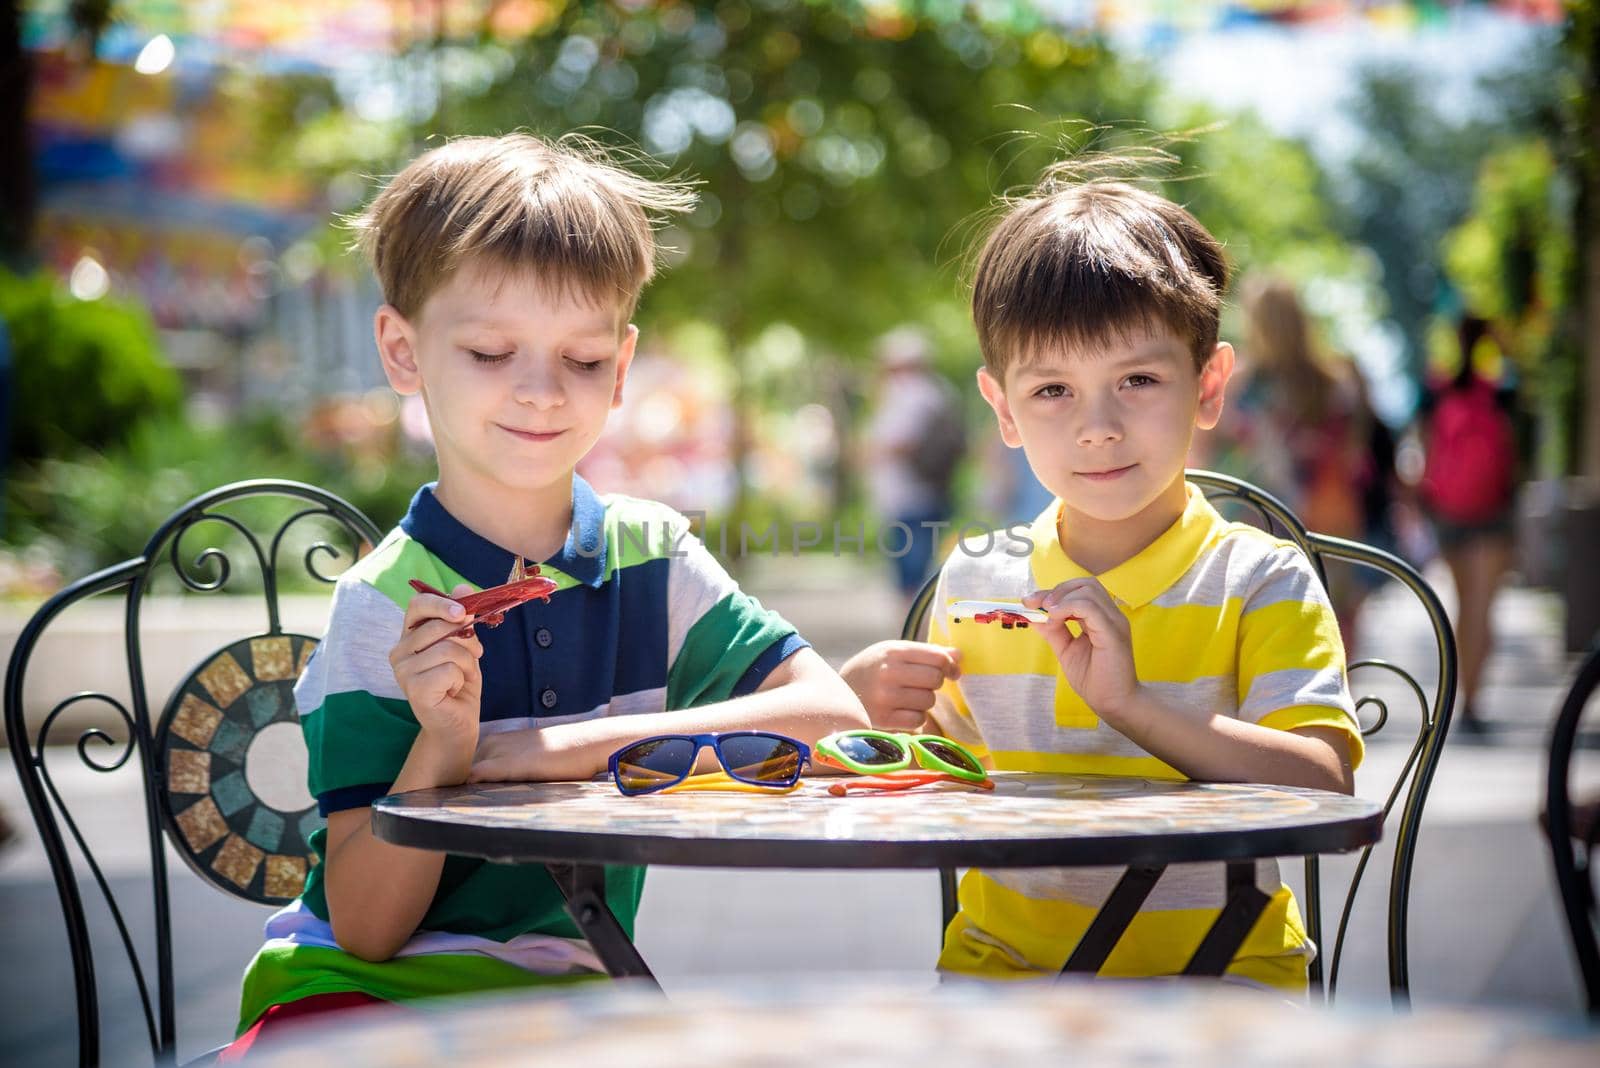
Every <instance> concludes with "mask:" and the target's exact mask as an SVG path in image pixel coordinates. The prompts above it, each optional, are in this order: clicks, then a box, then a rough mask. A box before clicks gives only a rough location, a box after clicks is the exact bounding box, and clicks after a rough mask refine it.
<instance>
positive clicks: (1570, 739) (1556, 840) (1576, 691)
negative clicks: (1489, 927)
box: [1544, 636, 1600, 1015]
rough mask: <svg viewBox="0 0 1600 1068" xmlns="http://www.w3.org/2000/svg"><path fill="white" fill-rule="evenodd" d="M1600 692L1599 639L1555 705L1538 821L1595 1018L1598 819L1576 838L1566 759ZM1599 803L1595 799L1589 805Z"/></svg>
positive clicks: (1599, 1000)
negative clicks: (1594, 861)
mask: <svg viewBox="0 0 1600 1068" xmlns="http://www.w3.org/2000/svg"><path fill="white" fill-rule="evenodd" d="M1596 690H1600V636H1597V637H1596V638H1595V640H1594V642H1593V643H1592V644H1591V645H1590V646H1589V652H1588V654H1587V655H1585V657H1584V659H1583V663H1582V664H1581V665H1580V666H1579V667H1578V674H1577V676H1576V677H1575V678H1574V679H1573V680H1572V688H1571V689H1569V690H1568V691H1567V696H1566V699H1565V700H1564V701H1563V702H1562V703H1561V714H1560V715H1559V716H1557V717H1556V725H1555V727H1554V728H1553V729H1552V730H1551V732H1550V768H1549V772H1548V774H1547V775H1546V776H1545V797H1544V819H1545V831H1546V833H1547V834H1548V835H1549V838H1550V856H1551V859H1552V861H1553V862H1554V864H1555V869H1556V886H1557V888H1558V889H1559V890H1560V892H1561V906H1562V910H1563V911H1564V912H1565V913H1566V917H1567V930H1568V931H1569V932H1570V933H1571V936H1572V949H1573V953H1574V955H1575V956H1576V957H1577V958H1578V971H1579V973H1580V974H1581V975H1582V976H1583V986H1584V990H1585V992H1586V994H1587V997H1588V1001H1589V1011H1590V1012H1591V1013H1593V1014H1595V1015H1600V944H1597V940H1596V934H1595V928H1596V924H1597V923H1600V914H1597V911H1596V907H1595V886H1594V882H1593V879H1594V871H1593V869H1592V868H1591V867H1590V860H1591V854H1592V852H1593V850H1594V845H1595V835H1596V829H1597V828H1596V825H1597V824H1600V813H1597V812H1593V811H1591V812H1589V813H1588V814H1587V821H1588V826H1586V827H1585V828H1584V829H1583V831H1582V832H1581V833H1580V831H1579V828H1578V827H1577V826H1576V825H1575V822H1574V820H1573V814H1574V809H1573V804H1572V795H1571V791H1570V789H1569V782H1570V779H1571V775H1572V756H1573V751H1574V750H1575V749H1576V748H1577V740H1578V724H1579V721H1581V720H1582V719H1583V712H1584V708H1585V707H1586V706H1587V705H1588V703H1589V699H1590V698H1591V697H1593V696H1594V694H1595V691H1596ZM1588 803H1589V804H1595V803H1600V798H1591V799H1589V802H1588Z"/></svg>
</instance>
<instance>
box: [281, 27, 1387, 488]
mask: <svg viewBox="0 0 1600 1068" xmlns="http://www.w3.org/2000/svg"><path fill="white" fill-rule="evenodd" d="M899 7H900V8H905V9H907V11H899V10H896V9H894V8H892V7H885V6H880V5H864V4H859V3H821V2H815V0H810V2H808V0H796V2H788V3H780V2H766V0H757V2H747V0H723V2H721V3H718V4H715V5H690V4H686V3H673V2H668V3H660V4H650V5H621V4H614V3H583V4H566V5H559V4H557V5H546V6H545V7H544V8H542V9H541V10H543V11H544V12H545V13H546V16H547V17H544V18H543V20H542V21H535V22H533V23H530V24H527V25H525V26H522V27H520V30H519V33H518V34H517V35H516V36H514V37H512V38H508V37H507V36H506V35H505V33H504V29H505V27H504V25H501V24H496V23H495V22H494V18H495V15H494V12H493V11H491V12H490V15H489V21H487V22H486V23H485V26H484V30H483V33H482V35H481V37H480V39H479V40H477V41H475V42H459V41H458V42H438V41H434V40H431V39H430V40H422V41H419V42H418V43H417V46H416V48H415V49H414V51H413V52H412V53H411V55H410V56H409V57H408V59H407V63H408V64H410V65H411V66H410V67H408V70H410V72H411V73H410V74H409V75H408V77H407V79H404V80H403V82H404V84H405V85H406V86H407V87H408V91H410V92H412V94H413V95H412V97H411V98H410V99H411V100H412V103H416V94H417V93H421V96H422V97H424V98H427V97H428V96H429V93H430V92H431V93H432V94H433V95H432V98H431V99H424V100H423V103H422V105H421V108H420V110H418V111H415V112H413V119H414V120H415V122H416V124H417V126H416V130H417V131H425V133H426V136H423V137H419V138H413V139H408V138H406V137H404V136H402V135H401V134H400V133H399V132H398V124H395V123H388V124H383V123H374V122H371V121H368V120H364V119H362V118H361V117H360V116H359V115H358V114H356V113H355V112H354V111H352V110H349V109H344V108H339V107H335V106H332V105H331V104H330V103H329V102H328V98H327V95H326V93H325V92H324V91H322V90H316V89H314V88H312V87H306V88H305V89H304V91H303V93H302V100H304V99H309V100H311V101H312V102H311V104H309V105H307V104H305V103H303V102H296V101H295V100H282V101H279V102H278V103H275V104H272V105H271V106H268V107H264V108H263V109H261V111H260V112H259V114H260V115H261V121H263V122H269V123H283V124H284V136H283V137H279V138H273V137H270V136H263V137H261V138H259V139H258V140H259V141H260V142H261V143H263V144H273V145H275V146H277V147H276V149H275V150H276V151H277V152H278V157H279V159H280V161H281V165H293V166H301V167H310V168H313V169H315V170H316V171H318V172H319V173H322V174H324V175H326V176H327V177H328V178H329V179H330V180H332V181H333V182H335V184H348V177H349V176H350V175H353V174H361V173H365V174H375V173H376V174H385V173H391V172H392V171H393V170H394V169H395V168H396V167H397V166H399V165H400V164H401V163H403V162H404V159H405V157H406V156H407V155H409V154H411V153H413V152H414V151H416V150H418V149H420V148H422V147H425V144H426V143H427V142H428V141H430V140H432V139H433V138H435V137H440V136H448V135H456V134H468V133H500V132H504V131H506V130H511V129H516V128H531V129H533V130H535V131H537V132H540V133H543V134H546V135H550V134H557V133H561V132H564V131H566V130H570V129H580V128H581V129H584V130H586V131H587V132H589V133H590V134H591V135H592V136H594V137H595V138H596V139H597V140H600V141H602V142H603V143H607V144H609V145H612V146H614V147H617V148H619V149H621V150H623V151H625V152H633V153H636V154H639V155H641V156H643V157H645V158H644V159H643V160H642V162H643V163H644V164H645V165H646V166H647V167H649V166H655V167H657V168H660V169H663V170H668V171H671V172H673V173H681V174H686V175H689V176H691V177H693V178H695V179H697V180H699V181H700V182H701V183H702V185H701V189H702V204H701V206H700V208H699V210H698V211H697V212H695V214H694V215H693V216H692V217H690V218H689V219H687V220H686V221H684V222H683V223H681V224H680V225H677V226H674V227H672V228H670V229H669V230H668V232H667V233H666V234H665V235H664V243H665V244H666V245H668V246H670V247H671V248H672V249H673V250H674V251H673V253H672V256H671V259H672V269H671V270H669V271H667V272H665V273H664V274H663V275H662V277H661V278H660V279H659V280H658V281H657V282H656V283H654V285H653V287H652V290H651V292H650V294H649V295H648V297H647V299H646V300H645V302H644V306H643V308H642V309H641V317H642V318H643V320H644V321H645V325H646V328H647V330H649V329H652V328H653V330H654V332H656V333H661V332H663V331H665V330H672V329H674V328H676V327H678V326H681V325H684V324H692V323H695V322H704V323H709V324H713V325H714V326H715V328H716V329H715V330H714V331H710V332H700V333H696V334H695V335H694V336H697V337H700V338H707V337H708V335H716V336H715V337H714V338H712V340H714V341H718V342H720V344H716V345H715V348H716V349H717V350H718V351H714V352H705V353H701V355H702V356H705V357H707V358H712V359H721V360H725V361H726V362H727V364H728V365H729V366H730V367H731V369H732V372H733V373H732V374H731V376H730V381H731V384H732V389H733V392H734V398H733V399H734V412H735V416H736V420H739V421H740V426H739V428H738V429H737V430H736V433H739V434H741V435H742V434H744V433H745V431H744V428H743V420H744V419H745V418H746V417H747V416H748V414H749V412H750V410H751V409H752V408H753V407H754V406H756V405H757V404H758V403H760V402H768V403H770V402H773V401H775V400H777V397H776V396H768V395H766V393H767V391H768V390H772V391H774V392H776V391H778V390H782V389H786V388H792V386H793V384H794V381H795V379H796V376H797V375H799V376H803V375H804V374H805V373H807V371H808V369H809V371H810V372H811V373H813V374H815V375H816V376H817V377H818V378H819V379H820V378H825V377H827V376H828V375H829V374H830V373H833V372H831V371H830V367H834V366H835V362H836V361H837V362H838V363H842V364H843V365H845V366H848V365H849V364H851V363H857V364H859V363H860V362H861V359H862V357H863V356H864V355H865V354H866V353H867V352H868V350H869V349H870V346H871V343H872V340H873V338H874V337H875V336H876V335H877V334H879V333H880V332H882V331H883V330H885V329H887V328H889V327H891V326H893V325H895V324H896V323H897V322H900V321H904V320H917V321H920V322H922V323H924V324H926V325H928V326H930V327H931V328H932V329H933V330H934V332H935V334H936V335H938V336H939V338H940V339H941V342H942V347H943V349H944V351H945V354H946V356H947V359H948V363H947V366H949V367H950V368H951V369H955V368H958V367H959V368H960V370H961V374H962V375H963V376H964V375H966V374H968V373H970V368H971V366H972V362H973V356H972V353H973V342H972V339H971V331H970V326H969V325H968V322H967V316H966V313H965V303H966V297H965V293H964V292H963V287H962V286H961V284H960V281H959V278H958V274H959V273H960V272H959V270H958V268H957V265H958V264H959V262H960V261H961V260H962V259H963V253H965V252H966V251H968V248H969V246H970V244H971V240H972V239H973V238H975V237H976V236H977V235H978V233H979V232H980V224H981V221H982V220H983V218H984V217H985V213H986V209H988V208H990V207H991V206H992V204H993V202H994V197H995V195H996V194H997V193H1002V192H1006V191H1014V190H1016V189H1019V188H1026V187H1027V186H1029V185H1031V184H1032V182H1033V180H1034V179H1035V177H1036V176H1037V175H1038V173H1039V171H1040V169H1041V168H1042V167H1043V165H1044V164H1046V163H1048V162H1051V161H1053V160H1056V159H1059V158H1061V157H1063V156H1065V155H1070V154H1072V153H1075V152H1079V151H1082V150H1084V149H1086V148H1087V149H1092V150H1100V151H1107V152H1117V151H1120V150H1126V149H1129V148H1133V149H1149V148H1151V147H1152V146H1162V145H1164V147H1167V148H1169V149H1171V150H1172V151H1173V152H1174V154H1175V155H1176V156H1177V157H1178V158H1177V160H1176V163H1175V165H1174V166H1172V167H1169V168H1162V169H1161V170H1162V173H1156V174H1152V175H1150V176H1151V177H1155V178H1168V177H1170V178H1175V179H1177V180H1174V181H1171V182H1169V183H1167V185H1166V190H1167V192H1169V193H1170V194H1171V195H1173V196H1174V197H1176V198H1177V199H1179V200H1182V201H1185V202H1188V203H1190V204H1191V206H1192V207H1193V208H1194V210H1195V211H1196V213H1197V214H1198V215H1199V216H1200V217H1201V219H1202V220H1203V221H1205V222H1206V223H1207V224H1208V225H1211V226H1213V227H1215V228H1216V229H1217V231H1218V233H1219V234H1220V235H1221V236H1223V238H1224V239H1225V240H1227V241H1228V242H1229V247H1230V251H1231V252H1233V254H1234V255H1235V256H1236V257H1237V258H1240V259H1241V261H1242V263H1243V265H1244V266H1250V265H1252V264H1255V263H1259V262H1273V263H1275V264H1278V265H1279V266H1280V269H1285V270H1287V271H1288V272H1289V273H1291V274H1295V275H1300V276H1304V275H1309V274H1315V273H1324V274H1326V273H1333V274H1344V275H1351V274H1359V271H1356V269H1355V267H1354V266H1353V264H1354V257H1353V255H1352V253H1351V252H1350V250H1349V249H1348V248H1347V247H1346V246H1345V244H1344V243H1343V242H1341V240H1340V238H1339V235H1338V234H1337V232H1336V231H1335V229H1334V228H1333V226H1332V223H1331V221H1330V220H1329V218H1328V211H1327V207H1326V203H1327V201H1326V199H1325V198H1324V192H1325V190H1324V182H1323V179H1322V176H1321V174H1320V172H1319V170H1318V168H1317V165H1316V164H1315V162H1314V160H1313V159H1312V157H1311V156H1310V154H1309V153H1308V152H1306V150H1305V149H1304V148H1303V147H1302V146H1300V145H1297V144H1294V143H1292V142H1288V141H1285V140H1284V139H1282V138H1277V137H1274V136H1272V135H1271V134H1270V133H1268V132H1267V131H1266V130H1265V129H1264V128H1263V127H1261V125H1260V124H1259V123H1257V122H1254V121H1252V120H1241V121H1240V122H1238V123H1237V124H1235V125H1232V126H1229V125H1226V124H1223V125H1221V126H1220V127H1219V128H1217V129H1214V130H1208V131H1207V132H1205V133H1202V134H1200V135H1198V136H1196V137H1195V138H1193V139H1192V141H1189V142H1185V141H1183V140H1182V139H1181V138H1180V139H1179V140H1178V141H1177V142H1175V143H1174V142H1167V141H1164V139H1162V138H1160V137H1159V136H1158V135H1156V134H1154V133H1152V132H1151V116H1152V115H1153V114H1154V112H1155V111H1156V105H1157V96H1158V93H1159V79H1158V76H1157V74H1156V73H1155V72H1154V71H1152V70H1151V69H1150V68H1149V67H1147V66H1146V65H1144V64H1142V63H1140V62H1136V61H1131V60H1128V59H1126V58H1123V57H1119V56H1117V55H1116V54H1114V53H1113V52H1112V51H1111V49H1110V48H1109V47H1108V46H1107V44H1106V43H1105V42H1104V41H1103V40H1101V39H1099V38H1096V37H1093V36H1071V35H1067V34H1064V33H1062V32H1061V31H1059V30H1057V29H1055V28H1052V27H1051V26H1049V25H1047V24H1046V23H1045V22H1043V21H1042V19H1041V16H1040V15H1039V14H1038V13H1037V12H1036V11H1035V10H1034V8H1033V6H1032V5H1026V4H1020V3H1018V4H1006V3H1001V4H968V3H963V2H955V0H952V2H945V3H924V4H916V5H899ZM908 12H909V13H908ZM419 85H420V86H421V87H422V89H427V90H428V92H422V89H419V88H418V87H419ZM429 87H431V88H429ZM274 91H275V92H283V91H284V90H283V88H282V87H281V86H280V87H279V88H278V89H275V90H274ZM289 117H292V121H290V119H289ZM1190 117H1192V118H1193V119H1194V123H1195V124H1198V123H1211V122H1212V121H1213V120H1214V119H1215V116H1213V115H1210V114H1205V113H1202V112H1198V111H1197V112H1194V113H1193V115H1192V116H1185V120H1186V121H1187V119H1188V118H1190ZM408 140H413V141H416V140H420V141H421V143H410V144H408ZM286 143H287V146H288V147H287V150H285V149H284V147H283V146H284V145H285V144H286ZM340 176H343V177H340ZM1245 176H1248V180H1245ZM776 323H783V324H787V326H788V327H792V328H793V329H795V330H796V331H798V333H799V336H800V337H802V338H803V339H804V343H805V354H804V356H803V358H802V362H801V365H800V367H799V369H798V370H796V369H795V368H793V367H790V368H787V369H786V370H785V369H775V368H772V367H769V366H767V364H768V363H769V362H770V361H767V360H765V359H764V357H763V356H762V355H761V353H762V352H763V351H764V347H763V346H762V345H761V344H759V341H760V339H761V338H762V336H763V334H764V332H765V331H767V330H768V328H770V327H772V326H773V325H774V324H776ZM768 347H770V346H768ZM819 354H828V355H826V356H819ZM846 373H847V374H848V373H849V372H846ZM846 389H847V391H848V384H847V385H846ZM818 392H822V391H821V390H819V391H818ZM743 481H744V480H743V479H742V478H741V479H740V485H741V487H742V485H743Z"/></svg>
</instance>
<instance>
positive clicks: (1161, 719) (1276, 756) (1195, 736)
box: [1107, 687, 1350, 793]
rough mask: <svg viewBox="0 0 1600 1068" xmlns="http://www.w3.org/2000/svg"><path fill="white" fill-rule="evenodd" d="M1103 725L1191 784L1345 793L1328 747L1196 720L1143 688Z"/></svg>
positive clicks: (1345, 780)
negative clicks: (1273, 785) (1270, 786)
mask: <svg viewBox="0 0 1600 1068" xmlns="http://www.w3.org/2000/svg"><path fill="white" fill-rule="evenodd" d="M1107 721H1108V722H1109V723H1111V725H1112V726H1114V727H1115V728H1117V729H1118V730H1119V731H1121V732H1122V733H1123V734H1125V735H1127V736H1128V738H1129V739H1131V740H1132V741H1134V742H1136V743H1138V744H1139V745H1140V746H1141V747H1142V748H1144V749H1145V750H1147V751H1148V752H1150V753H1151V754H1152V755H1154V756H1156V757H1159V758H1160V759H1162V760H1163V761H1165V762H1166V763H1168V764H1171V765H1172V766H1173V767H1174V768H1177V769H1178V770H1179V771H1181V772H1183V773H1184V774H1185V775H1187V776H1189V777H1190V778H1191V779H1196V780H1200V781H1204V782H1264V783H1276V784H1278V785H1281V786H1309V787H1313V788H1316V789H1319V790H1335V791H1339V792H1343V793H1348V792H1349V791H1350V780H1349V770H1348V768H1346V767H1344V766H1342V765H1343V762H1342V761H1341V760H1340V758H1339V756H1338V754H1337V753H1336V752H1335V751H1334V750H1333V749H1332V747H1331V746H1330V745H1329V744H1327V743H1325V742H1323V741H1320V740H1318V739H1316V738H1308V737H1303V736H1301V735H1298V734H1295V733H1294V732H1291V731H1283V730H1277V729H1275V728H1272V727H1262V726H1258V725H1257V724H1254V723H1246V722H1244V721H1243V720H1237V719H1232V718H1230V717H1227V716H1217V715H1213V716H1209V717H1207V718H1205V719H1196V718H1194V717H1192V716H1189V715H1186V714H1184V713H1182V712H1180V711H1178V710H1176V709H1173V708H1170V707H1168V706H1167V705H1166V704H1165V703H1163V701H1162V700H1161V698H1160V697H1158V696H1157V695H1155V694H1153V693H1151V692H1150V691H1149V690H1148V689H1146V688H1144V687H1141V688H1140V689H1139V690H1138V691H1137V692H1136V693H1135V695H1134V697H1133V698H1132V700H1130V701H1129V702H1128V705H1127V707H1126V708H1124V709H1121V710H1119V711H1118V713H1117V714H1116V715H1115V716H1114V717H1113V716H1108V717H1107Z"/></svg>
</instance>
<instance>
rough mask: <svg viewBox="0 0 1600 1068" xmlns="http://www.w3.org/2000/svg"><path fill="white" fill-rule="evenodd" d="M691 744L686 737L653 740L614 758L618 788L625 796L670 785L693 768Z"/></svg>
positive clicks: (633, 747)
mask: <svg viewBox="0 0 1600 1068" xmlns="http://www.w3.org/2000/svg"><path fill="white" fill-rule="evenodd" d="M694 749H695V746H694V743H693V742H691V741H690V740H689V739H687V738H652V739H650V740H649V741H645V742H640V743H639V744H638V745H634V746H629V747H628V748H627V749H626V750H624V751H623V752H622V753H620V754H618V756H617V785H618V786H619V787H621V788H622V790H623V791H624V792H625V793H644V792H645V791H648V790H653V789H658V788H660V787H662V786H670V785H671V784H672V783H675V782H677V781H678V780H679V779H681V778H683V777H684V776H685V775H687V774H689V771H690V769H691V768H692V767H693V766H694Z"/></svg>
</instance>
